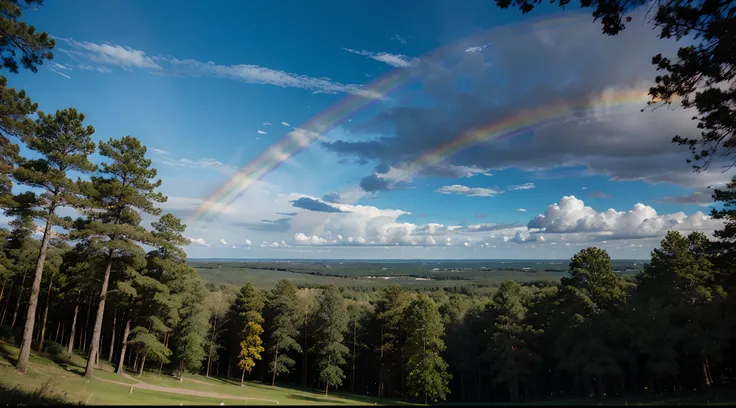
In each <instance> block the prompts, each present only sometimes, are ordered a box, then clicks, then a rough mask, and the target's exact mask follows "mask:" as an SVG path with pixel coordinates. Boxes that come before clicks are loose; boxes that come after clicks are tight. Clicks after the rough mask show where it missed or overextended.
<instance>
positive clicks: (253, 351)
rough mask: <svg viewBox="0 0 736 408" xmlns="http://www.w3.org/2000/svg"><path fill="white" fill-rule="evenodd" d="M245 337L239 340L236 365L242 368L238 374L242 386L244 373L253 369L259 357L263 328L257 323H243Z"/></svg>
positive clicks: (261, 347)
mask: <svg viewBox="0 0 736 408" xmlns="http://www.w3.org/2000/svg"><path fill="white" fill-rule="evenodd" d="M243 334H244V335H245V339H244V340H243V341H241V342H240V354H239V355H238V357H239V358H240V361H238V367H240V368H241V369H242V370H243V373H242V375H241V376H240V385H241V386H243V384H244V382H243V380H244V379H245V373H246V372H247V373H248V374H250V372H251V371H252V370H253V367H255V365H256V360H260V359H261V353H262V352H263V346H262V344H263V340H261V334H263V328H262V327H261V325H260V324H259V323H256V322H254V321H249V322H248V323H246V324H245V328H244V329H243Z"/></svg>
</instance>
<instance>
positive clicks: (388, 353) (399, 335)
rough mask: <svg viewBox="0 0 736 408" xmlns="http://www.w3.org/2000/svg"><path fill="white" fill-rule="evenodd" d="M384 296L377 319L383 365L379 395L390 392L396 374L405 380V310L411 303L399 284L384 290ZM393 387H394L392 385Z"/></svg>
mask: <svg viewBox="0 0 736 408" xmlns="http://www.w3.org/2000/svg"><path fill="white" fill-rule="evenodd" d="M382 295H383V296H382V297H381V299H379V301H378V303H377V305H376V320H377V323H378V325H379V330H378V333H376V335H378V336H379V340H378V345H379V357H380V360H381V366H380V371H379V380H378V396H386V395H387V394H388V389H387V383H388V385H390V384H391V382H392V380H395V377H396V375H397V374H398V375H400V376H402V377H401V378H402V382H403V372H402V371H403V367H402V365H403V364H402V363H403V350H402V348H401V345H402V342H403V336H404V331H403V325H402V324H400V323H401V321H402V319H403V318H404V311H405V309H406V306H407V305H408V304H409V297H408V295H407V293H406V292H404V290H403V289H402V288H401V287H400V286H398V285H394V286H390V287H388V288H386V289H384V291H383V294H382ZM392 388H393V387H392Z"/></svg>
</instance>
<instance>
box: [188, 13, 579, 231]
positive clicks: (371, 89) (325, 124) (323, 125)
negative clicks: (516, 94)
mask: <svg viewBox="0 0 736 408" xmlns="http://www.w3.org/2000/svg"><path fill="white" fill-rule="evenodd" d="M586 18H587V19H589V18H590V16H589V15H587V14H584V13H558V14H555V15H554V16H552V17H549V16H544V17H540V18H536V19H531V20H526V21H520V22H515V23H511V24H508V25H504V26H500V27H494V28H492V29H489V30H487V31H484V32H482V33H480V34H475V35H472V36H470V37H467V38H463V39H461V40H459V41H457V42H454V43H451V44H449V45H445V46H443V47H440V48H438V49H435V50H433V51H430V52H429V53H427V54H424V55H423V56H421V57H420V58H419V59H420V60H421V61H423V62H436V61H440V60H442V59H443V58H445V57H446V56H448V55H451V54H453V53H455V52H456V51H457V50H458V49H459V47H462V46H464V47H468V46H475V45H477V44H478V43H482V42H483V41H484V40H488V39H489V38H490V37H491V36H492V35H493V34H494V33H495V32H497V30H499V29H512V28H515V27H518V26H523V27H524V28H527V29H528V28H529V26H531V27H532V28H534V29H550V28H554V27H559V26H562V25H566V24H570V23H573V22H581V21H583V20H584V19H586ZM412 77H413V72H412V70H411V69H407V68H397V69H395V70H392V71H390V72H388V73H386V74H384V75H383V76H381V77H379V78H377V79H376V80H374V81H373V82H371V83H370V84H368V85H367V86H365V87H362V88H359V89H358V90H356V92H355V93H352V94H350V95H348V96H346V97H345V98H343V99H341V100H340V101H338V102H337V103H335V104H333V105H332V106H330V107H329V108H327V109H326V110H324V111H322V112H320V113H319V114H318V115H317V116H315V117H313V118H312V119H310V120H308V121H307V122H306V123H305V124H303V125H302V126H301V127H300V128H299V129H295V131H293V132H289V133H288V134H287V135H286V136H285V137H284V138H282V139H281V140H280V141H279V142H277V143H275V144H273V145H271V146H269V147H268V148H267V149H266V150H265V151H263V152H262V153H261V154H260V155H258V156H257V157H256V158H255V159H253V160H251V161H250V162H249V163H247V164H246V165H245V166H243V167H242V168H241V169H240V170H238V172H237V173H235V175H233V176H232V177H231V178H230V179H229V180H227V181H226V182H225V183H224V184H223V185H222V186H220V187H219V188H218V189H217V190H215V192H213V193H212V194H211V195H210V196H209V197H207V198H206V199H205V200H204V201H203V202H202V203H201V204H200V205H199V207H198V208H197V209H196V210H195V211H194V212H193V213H192V214H191V216H190V218H191V219H193V220H194V221H200V220H203V219H205V218H207V219H210V218H211V217H213V216H214V215H216V214H217V213H219V212H220V211H222V210H223V209H224V208H226V207H227V206H228V205H229V204H231V203H232V202H233V201H234V200H235V199H237V197H238V196H240V194H242V193H243V191H245V190H246V189H247V188H248V187H250V186H251V185H252V184H253V183H254V182H256V181H258V180H260V179H261V178H263V177H264V176H266V175H267V174H268V173H270V172H271V171H273V170H274V169H276V168H277V167H279V166H280V165H281V164H283V163H284V162H285V161H287V160H288V159H289V158H291V157H293V156H294V155H295V154H297V153H299V152H300V151H302V150H303V149H304V148H306V147H307V146H309V145H310V144H311V143H313V142H314V141H315V140H317V139H318V138H319V136H320V134H322V133H326V132H329V131H330V130H332V129H334V128H335V127H336V126H337V125H339V124H340V123H342V122H343V121H344V120H346V119H348V118H350V117H352V116H355V115H356V114H358V113H359V112H361V111H362V110H363V109H365V108H367V107H368V106H370V105H371V104H373V103H375V102H376V101H377V100H382V99H384V98H385V97H386V96H387V95H388V94H389V93H391V92H392V91H395V90H396V89H398V88H399V87H400V86H401V85H404V84H407V83H409V82H410V80H411V79H412ZM463 140H464V139H463ZM453 145H454V143H453Z"/></svg>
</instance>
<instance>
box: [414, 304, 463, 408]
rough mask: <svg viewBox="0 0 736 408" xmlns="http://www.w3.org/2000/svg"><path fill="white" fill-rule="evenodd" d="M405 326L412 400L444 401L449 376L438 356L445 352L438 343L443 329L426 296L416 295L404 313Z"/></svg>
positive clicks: (448, 391)
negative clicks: (413, 398)
mask: <svg viewBox="0 0 736 408" xmlns="http://www.w3.org/2000/svg"><path fill="white" fill-rule="evenodd" d="M402 324H403V325H405V327H406V329H405V330H406V346H405V348H406V360H407V363H406V372H407V373H408V377H407V388H408V391H409V394H410V395H411V396H413V397H415V398H416V397H419V398H422V399H423V400H424V403H425V404H426V403H427V401H428V400H429V401H432V402H437V401H441V400H444V399H445V397H446V396H447V394H449V393H450V389H449V388H448V386H447V384H448V382H449V380H450V379H451V378H452V376H451V375H450V374H449V373H448V372H447V368H448V365H447V363H446V362H445V360H444V359H443V358H442V357H441V356H440V353H441V352H442V351H444V350H445V342H444V341H443V340H442V336H443V335H444V331H445V329H444V326H443V324H442V318H441V316H440V312H439V310H438V309H437V305H436V304H435V303H434V301H433V300H432V299H430V298H429V297H428V296H427V295H424V294H420V295H418V296H417V297H416V298H415V299H414V300H412V301H411V302H410V303H409V304H408V305H407V307H406V309H405V311H404V320H403V322H402Z"/></svg>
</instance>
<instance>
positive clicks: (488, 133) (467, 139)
mask: <svg viewBox="0 0 736 408" xmlns="http://www.w3.org/2000/svg"><path fill="white" fill-rule="evenodd" d="M650 100H651V97H650V96H649V89H648V88H646V89H642V88H629V89H609V90H607V91H605V92H603V93H602V94H599V95H595V96H593V97H588V98H583V99H580V100H577V101H564V102H557V103H554V104H550V105H546V106H542V107H538V108H533V109H525V110H523V111H520V112H519V113H517V114H514V115H512V116H509V117H507V118H505V119H502V120H499V121H496V122H493V123H491V124H489V125H487V126H484V127H481V128H478V129H474V130H471V131H468V132H465V133H464V134H462V135H461V136H460V137H457V138H454V139H452V140H451V141H450V142H449V143H447V144H445V145H442V146H440V147H439V148H437V149H435V150H432V151H430V152H426V153H424V154H422V155H421V156H419V158H417V159H416V160H415V161H413V162H411V163H410V164H409V165H408V166H406V167H404V168H401V176H400V177H397V178H396V179H394V180H392V181H393V182H401V181H405V180H408V179H410V178H411V177H413V176H414V175H415V174H417V173H419V172H421V171H422V170H424V169H426V168H428V167H431V166H435V165H437V164H440V163H441V162H442V161H444V160H446V159H447V158H449V157H451V156H452V155H454V154H456V153H458V152H460V151H462V150H464V149H466V148H468V147H469V146H472V145H474V144H477V143H481V142H487V141H490V140H493V139H506V138H510V137H513V136H517V135H520V134H523V133H526V132H529V131H532V130H534V129H537V128H540V127H542V126H545V125H549V124H552V123H554V122H557V121H561V120H565V119H566V118H569V117H570V116H571V115H572V114H574V113H576V112H582V111H587V110H590V109H594V108H598V107H606V108H617V107H621V106H625V105H629V104H634V103H642V104H646V103H647V102H648V101H650ZM640 108H641V107H640Z"/></svg>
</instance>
